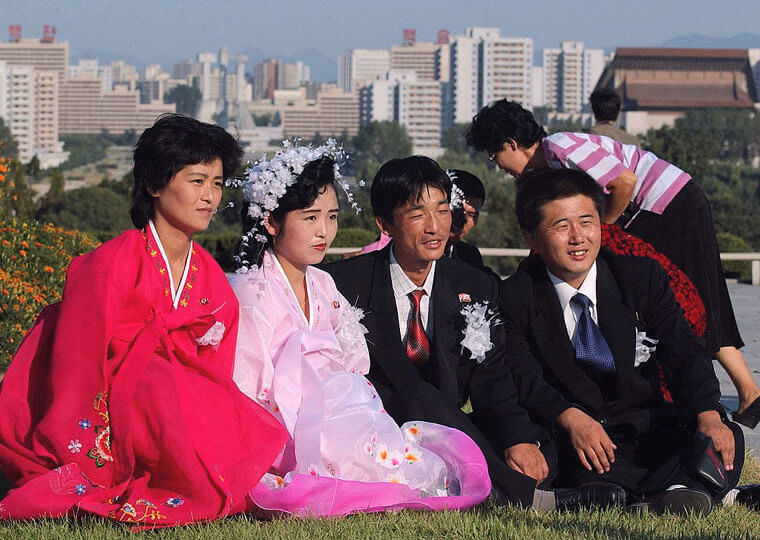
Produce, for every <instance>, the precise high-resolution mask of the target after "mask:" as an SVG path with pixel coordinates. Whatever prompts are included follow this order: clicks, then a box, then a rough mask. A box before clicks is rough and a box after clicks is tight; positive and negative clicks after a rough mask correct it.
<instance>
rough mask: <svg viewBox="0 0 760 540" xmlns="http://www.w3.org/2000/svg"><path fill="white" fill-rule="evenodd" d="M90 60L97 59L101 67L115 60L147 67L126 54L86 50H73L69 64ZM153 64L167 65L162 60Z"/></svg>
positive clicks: (139, 60) (137, 59) (134, 57)
mask: <svg viewBox="0 0 760 540" xmlns="http://www.w3.org/2000/svg"><path fill="white" fill-rule="evenodd" d="M89 58H97V60H98V63H100V64H101V65H108V64H110V63H111V62H113V61H115V60H123V61H124V63H125V64H132V65H134V66H137V67H138V68H141V67H143V66H145V62H143V61H142V60H141V59H139V58H137V57H136V56H132V55H129V54H124V53H120V52H115V51H103V50H94V49H84V50H78V49H72V50H71V58H69V63H70V64H76V63H77V62H79V61H80V60H83V59H89ZM169 62H171V60H169ZM152 63H161V64H164V65H166V62H165V61H162V60H154V61H153V62H152ZM168 66H169V68H171V64H168Z"/></svg>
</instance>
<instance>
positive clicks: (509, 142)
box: [502, 139, 519, 151]
mask: <svg viewBox="0 0 760 540" xmlns="http://www.w3.org/2000/svg"><path fill="white" fill-rule="evenodd" d="M518 146H519V145H518V144H517V143H516V142H515V141H514V139H507V141H506V142H505V143H504V145H503V146H502V148H504V149H505V150H506V149H509V150H512V151H515V150H517V147H518Z"/></svg>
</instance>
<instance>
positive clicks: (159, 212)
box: [151, 158, 224, 236]
mask: <svg viewBox="0 0 760 540" xmlns="http://www.w3.org/2000/svg"><path fill="white" fill-rule="evenodd" d="M223 184H224V178H223V167H222V160H221V159H219V158H216V159H215V160H214V161H211V162H209V163H196V164H194V165H188V166H186V167H184V168H183V169H182V170H180V171H179V172H178V173H177V174H175V175H174V176H173V177H172V179H171V180H169V183H168V184H167V185H166V186H164V187H163V188H161V189H160V190H158V191H156V192H154V193H151V195H152V196H153V209H154V218H153V219H154V221H155V222H164V223H166V224H167V225H169V226H171V227H173V228H174V229H176V230H178V231H181V232H182V233H184V234H186V235H188V236H191V235H193V234H194V233H196V232H199V231H205V230H206V229H207V228H208V225H209V222H210V221H211V217H212V216H213V215H214V212H215V211H216V207H217V206H219V202H220V201H221V200H222V185H223Z"/></svg>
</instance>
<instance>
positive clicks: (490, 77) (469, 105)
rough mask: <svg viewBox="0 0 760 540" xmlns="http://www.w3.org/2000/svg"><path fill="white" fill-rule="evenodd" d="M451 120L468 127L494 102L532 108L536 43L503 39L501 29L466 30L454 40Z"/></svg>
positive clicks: (451, 43) (451, 52) (508, 38)
mask: <svg viewBox="0 0 760 540" xmlns="http://www.w3.org/2000/svg"><path fill="white" fill-rule="evenodd" d="M449 51H450V57H451V60H450V65H451V69H450V73H451V80H450V86H449V87H450V101H451V104H450V108H451V115H452V118H451V120H452V121H453V122H456V123H467V122H471V121H472V117H473V116H474V115H475V114H476V113H477V112H478V110H480V108H481V107H483V106H484V105H487V104H488V103H490V102H491V101H495V100H497V99H503V98H507V99H510V100H514V101H518V102H519V103H521V104H522V105H524V106H526V107H531V106H532V101H533V100H532V97H533V96H532V92H533V84H532V79H533V67H532V64H533V40H532V39H530V38H512V37H502V36H501V34H500V32H499V29H498V28H492V27H485V28H478V27H473V28H467V29H466V30H465V33H464V35H456V36H454V37H453V38H452V39H451V42H450V45H449Z"/></svg>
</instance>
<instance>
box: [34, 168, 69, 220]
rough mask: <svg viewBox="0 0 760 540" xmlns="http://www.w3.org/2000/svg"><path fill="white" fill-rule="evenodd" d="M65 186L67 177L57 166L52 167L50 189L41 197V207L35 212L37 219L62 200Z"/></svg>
mask: <svg viewBox="0 0 760 540" xmlns="http://www.w3.org/2000/svg"><path fill="white" fill-rule="evenodd" d="M65 186H66V179H65V178H64V177H63V174H62V173H61V170H60V169H58V168H57V167H56V168H54V169H52V171H51V174H50V189H48V192H47V193H45V195H43V196H42V198H40V201H39V207H38V208H37V212H36V213H35V217H36V218H37V219H40V218H41V216H43V215H44V214H45V213H46V212H47V211H48V209H49V208H50V207H51V206H53V205H56V204H58V203H60V202H61V198H62V197H63V191H64V187H65Z"/></svg>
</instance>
